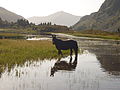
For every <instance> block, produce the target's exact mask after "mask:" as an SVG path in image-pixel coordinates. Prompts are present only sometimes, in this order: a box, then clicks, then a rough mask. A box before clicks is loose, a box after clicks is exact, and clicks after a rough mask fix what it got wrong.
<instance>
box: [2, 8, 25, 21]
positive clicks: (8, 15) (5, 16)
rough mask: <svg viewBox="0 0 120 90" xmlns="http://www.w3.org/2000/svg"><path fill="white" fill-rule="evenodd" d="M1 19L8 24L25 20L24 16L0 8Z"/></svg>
mask: <svg viewBox="0 0 120 90" xmlns="http://www.w3.org/2000/svg"><path fill="white" fill-rule="evenodd" d="M0 18H1V19H2V20H7V21H8V22H16V21H17V20H18V19H24V18H23V17H22V16H20V15H17V14H15V13H13V12H11V11H8V10H6V9H5V8H2V7H0Z"/></svg>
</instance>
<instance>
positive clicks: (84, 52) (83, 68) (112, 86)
mask: <svg viewBox="0 0 120 90" xmlns="http://www.w3.org/2000/svg"><path fill="white" fill-rule="evenodd" d="M76 40H77V41H78V43H79V49H80V54H79V55H78V59H77V60H75V61H74V56H73V62H72V64H70V63H69V60H70V57H69V56H68V57H64V58H59V59H58V60H56V59H52V60H40V61H35V62H26V63H25V64H24V65H23V66H15V67H14V68H12V69H11V70H10V71H9V72H8V70H7V69H6V70H5V71H4V72H2V73H1V76H0V90H120V42H119V41H108V40H92V39H76Z"/></svg>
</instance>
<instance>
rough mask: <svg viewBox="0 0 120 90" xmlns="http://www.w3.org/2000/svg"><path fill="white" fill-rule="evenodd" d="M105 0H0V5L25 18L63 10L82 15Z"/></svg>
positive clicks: (95, 8)
mask: <svg viewBox="0 0 120 90" xmlns="http://www.w3.org/2000/svg"><path fill="white" fill-rule="evenodd" d="M104 1H105V0H0V6H1V7H4V8H6V9H8V10H10V11H12V12H15V13H17V14H19V15H22V16H23V17H25V18H28V17H32V16H47V15H49V14H52V13H55V12H58V11H65V12H68V13H71V14H73V15H78V16H84V15H88V14H90V13H92V12H96V11H98V9H99V8H100V6H101V5H102V3H103V2H104Z"/></svg>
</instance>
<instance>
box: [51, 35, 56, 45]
mask: <svg viewBox="0 0 120 90" xmlns="http://www.w3.org/2000/svg"><path fill="white" fill-rule="evenodd" d="M55 39H56V35H52V42H53V44H55Z"/></svg>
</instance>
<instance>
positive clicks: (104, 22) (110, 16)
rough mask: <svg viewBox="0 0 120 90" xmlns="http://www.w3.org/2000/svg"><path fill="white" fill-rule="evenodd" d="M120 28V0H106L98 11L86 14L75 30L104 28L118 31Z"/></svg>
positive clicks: (75, 26)
mask: <svg viewBox="0 0 120 90" xmlns="http://www.w3.org/2000/svg"><path fill="white" fill-rule="evenodd" d="M118 28H120V0H105V2H104V3H103V4H102V6H101V7H100V9H99V11H98V12H95V13H92V14H91V15H87V16H84V17H82V18H81V19H80V21H79V22H77V23H76V24H75V25H74V26H73V29H74V30H89V29H95V30H104V31H110V32H116V30H117V29H118Z"/></svg>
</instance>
